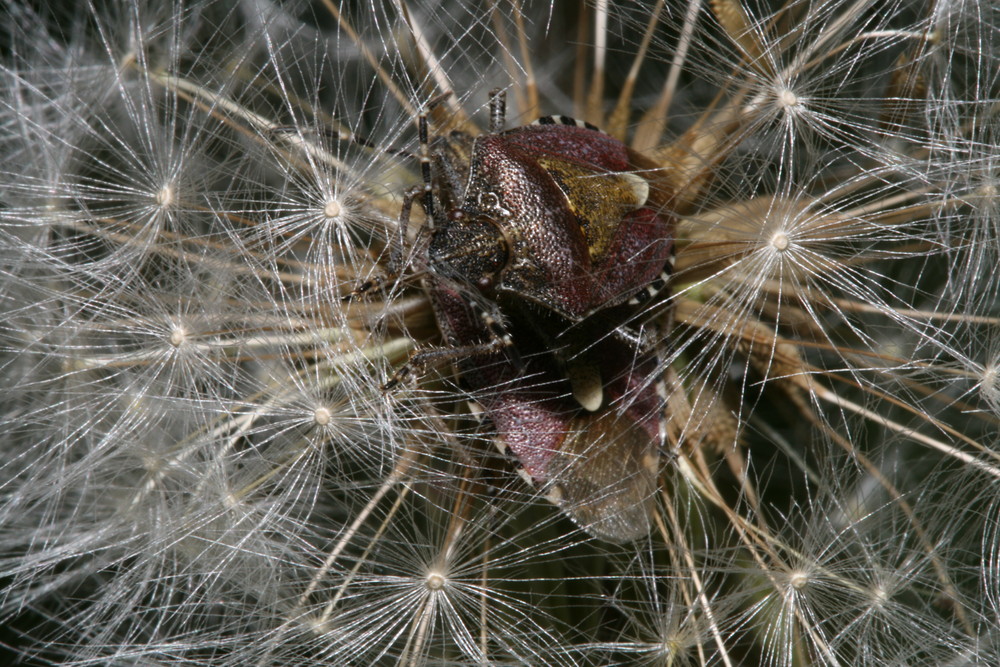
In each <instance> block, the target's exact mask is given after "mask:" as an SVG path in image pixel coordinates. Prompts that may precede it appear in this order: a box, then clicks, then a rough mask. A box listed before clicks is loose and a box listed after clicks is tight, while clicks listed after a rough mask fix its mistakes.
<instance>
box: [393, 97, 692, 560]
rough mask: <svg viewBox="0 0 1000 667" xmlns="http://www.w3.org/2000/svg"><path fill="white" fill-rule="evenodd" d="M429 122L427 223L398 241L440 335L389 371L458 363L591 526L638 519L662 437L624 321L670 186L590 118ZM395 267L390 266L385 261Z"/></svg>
mask: <svg viewBox="0 0 1000 667" xmlns="http://www.w3.org/2000/svg"><path fill="white" fill-rule="evenodd" d="M490 110H491V122H490V131H489V132H488V133H485V134H482V135H480V136H478V137H472V136H470V135H467V134H465V133H461V132H452V133H451V134H448V135H446V136H440V137H434V138H431V137H430V136H429V134H428V129H427V121H426V119H425V118H424V117H423V116H421V118H420V139H421V160H422V169H423V174H424V187H423V188H420V189H418V190H413V191H411V192H410V193H408V195H407V197H406V199H405V200H404V203H403V212H402V214H401V217H400V229H401V238H400V241H399V246H400V248H399V252H397V253H396V258H397V259H396V260H395V263H399V261H400V260H399V257H401V256H402V252H401V250H402V246H403V245H405V240H404V239H405V238H406V228H407V226H408V224H409V217H410V212H411V210H412V206H413V204H414V202H419V203H420V205H421V206H422V207H423V209H424V212H425V214H426V217H427V219H428V221H429V224H428V225H427V226H426V227H425V228H424V230H425V231H422V233H421V234H419V235H418V236H417V241H416V245H415V246H414V247H413V248H411V250H412V253H410V256H411V257H415V258H416V259H415V260H414V262H415V263H416V264H417V266H416V267H415V268H416V269H417V270H421V271H422V272H423V274H424V276H425V277H424V278H423V281H424V287H425V289H426V290H427V293H428V296H429V298H430V301H431V304H432V306H433V309H434V314H435V316H436V319H437V322H438V326H439V328H440V330H441V335H442V338H443V341H444V344H445V345H444V346H443V347H441V348H438V349H434V350H428V351H424V352H421V353H418V354H416V355H415V356H414V357H413V358H411V360H410V362H409V363H408V364H407V365H406V366H404V368H403V369H401V370H400V371H399V372H397V374H396V376H395V377H394V378H393V379H392V380H390V382H389V383H388V385H387V386H390V387H391V386H392V385H394V384H396V383H398V382H399V381H400V380H401V379H402V378H403V377H405V376H407V375H410V374H413V373H417V372H420V370H422V369H423V368H425V367H426V366H428V365H431V364H436V363H441V362H445V361H450V362H452V363H454V365H455V367H456V369H457V371H458V374H459V377H460V378H461V382H462V383H463V385H464V386H465V388H466V389H467V390H468V391H469V392H470V393H471V395H472V397H473V399H474V401H475V402H476V403H477V404H478V406H479V407H481V410H482V413H483V414H484V415H485V417H486V420H487V424H486V428H488V429H490V430H491V432H492V435H493V437H494V438H495V441H496V443H497V445H498V446H499V447H500V449H501V450H503V451H506V452H509V453H511V454H513V455H514V457H516V459H517V461H518V462H519V463H520V465H521V468H522V472H523V474H524V476H525V477H526V478H527V479H528V480H529V481H530V482H532V483H533V484H534V485H536V486H537V487H539V488H541V489H542V490H543V491H544V492H545V494H546V497H548V498H549V499H550V500H551V501H552V502H553V503H554V504H556V505H557V506H558V507H560V508H561V509H562V510H563V512H564V513H565V514H566V515H567V516H569V517H570V518H571V519H573V520H574V521H575V522H576V523H577V524H578V525H580V526H581V527H582V528H583V529H585V530H586V531H588V532H589V533H591V534H592V535H594V536H596V537H599V538H601V539H604V540H608V541H613V542H627V541H630V540H633V539H636V538H638V537H641V536H644V535H646V534H647V533H648V531H649V521H650V518H649V517H650V512H651V510H652V507H653V504H654V502H655V500H654V495H655V493H656V490H657V477H658V454H659V452H660V450H661V449H662V448H663V447H664V445H665V428H664V419H665V415H664V398H663V395H662V391H661V390H660V389H659V387H660V385H661V383H660V382H659V380H658V378H659V374H660V373H661V372H662V368H661V365H660V360H659V359H658V357H657V354H656V353H655V349H649V350H647V349H645V348H646V347H647V346H645V345H644V344H642V342H641V337H640V336H638V335H637V334H636V333H635V332H634V331H633V330H631V329H630V328H629V323H630V321H631V319H632V317H633V316H634V314H635V307H636V305H637V304H638V303H639V302H641V301H644V300H647V299H648V298H650V296H653V295H656V294H657V293H658V292H660V291H662V290H663V288H664V287H665V285H666V283H667V280H668V276H669V271H670V269H671V265H672V259H673V244H672V233H673V220H672V218H671V217H670V216H669V215H668V214H667V213H665V211H667V203H668V198H669V193H668V192H665V191H664V188H662V187H661V186H660V185H659V184H658V182H657V180H656V179H655V178H653V177H652V175H654V174H656V173H657V168H656V166H655V165H654V164H651V163H650V162H649V161H648V160H646V159H645V158H643V157H642V156H641V155H639V154H637V153H635V152H634V151H632V150H630V149H629V148H628V147H627V146H626V145H625V144H623V143H622V142H620V141H618V140H616V139H614V138H612V137H610V136H608V135H606V134H604V133H602V132H601V131H599V130H598V129H597V128H595V127H593V126H590V125H588V124H585V123H579V122H577V121H574V120H572V119H568V118H564V117H559V116H556V117H546V118H542V119H540V120H539V121H537V122H536V123H534V124H532V125H526V126H522V127H518V128H514V129H510V130H504V129H503V125H504V122H505V120H504V115H505V114H504V103H503V95H502V93H494V94H493V95H492V97H491V103H490ZM397 268H399V267H397Z"/></svg>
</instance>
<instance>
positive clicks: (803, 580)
mask: <svg viewBox="0 0 1000 667" xmlns="http://www.w3.org/2000/svg"><path fill="white" fill-rule="evenodd" d="M809 578H810V577H809V573H808V572H806V571H804V570H794V571H792V572H789V573H788V585H789V586H791V587H792V588H793V589H795V590H797V591H800V590H802V589H803V588H805V587H806V586H808V585H809Z"/></svg>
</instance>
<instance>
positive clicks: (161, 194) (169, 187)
mask: <svg viewBox="0 0 1000 667" xmlns="http://www.w3.org/2000/svg"><path fill="white" fill-rule="evenodd" d="M155 201H156V205H157V206H159V207H160V208H161V209H167V208H170V207H171V206H174V205H176V204H177V190H176V188H175V187H174V185H173V183H167V184H166V185H164V186H163V187H161V188H160V189H159V190H157V191H156V196H155Z"/></svg>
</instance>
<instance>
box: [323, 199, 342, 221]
mask: <svg viewBox="0 0 1000 667" xmlns="http://www.w3.org/2000/svg"><path fill="white" fill-rule="evenodd" d="M343 211H344V207H343V205H342V204H341V203H340V200H339V199H332V198H331V199H328V200H326V203H325V204H323V215H324V216H326V217H327V218H338V217H340V215H341V214H342V213H343Z"/></svg>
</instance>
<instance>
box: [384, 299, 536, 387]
mask: <svg viewBox="0 0 1000 667" xmlns="http://www.w3.org/2000/svg"><path fill="white" fill-rule="evenodd" d="M479 317H480V319H481V320H482V326H483V329H484V331H485V332H486V333H487V334H488V336H489V338H488V340H485V341H483V342H481V343H471V344H469V345H456V346H452V347H436V348H431V349H427V350H423V351H420V352H416V353H415V354H413V356H411V357H410V358H409V360H407V362H406V363H405V364H403V365H402V366H401V367H400V368H399V370H397V371H396V372H395V373H394V374H393V376H392V377H391V378H389V380H388V381H387V382H386V383H385V384H384V385H382V390H383V391H390V390H392V389H393V388H395V387H397V386H399V385H401V384H404V383H406V382H409V381H410V380H413V379H415V378H417V377H419V376H421V375H423V374H424V373H425V372H427V371H428V370H429V369H431V368H435V367H437V366H441V365H442V364H446V363H451V362H454V361H461V360H464V359H475V358H482V357H490V356H493V355H496V354H499V353H501V352H505V351H506V352H508V353H509V354H511V355H513V356H512V358H511V360H509V363H510V364H512V365H513V366H514V367H516V368H519V367H520V366H521V359H520V357H519V356H518V355H517V351H516V348H515V347H514V342H513V340H512V339H511V337H510V334H508V333H507V331H506V329H505V328H504V327H503V325H502V324H500V322H499V321H497V319H495V318H494V317H493V315H491V314H490V313H488V312H485V311H480V312H479Z"/></svg>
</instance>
